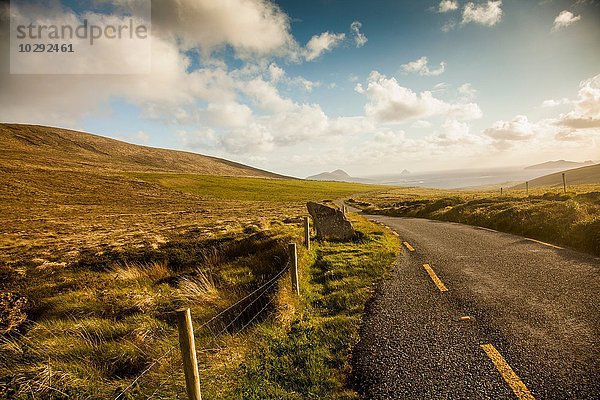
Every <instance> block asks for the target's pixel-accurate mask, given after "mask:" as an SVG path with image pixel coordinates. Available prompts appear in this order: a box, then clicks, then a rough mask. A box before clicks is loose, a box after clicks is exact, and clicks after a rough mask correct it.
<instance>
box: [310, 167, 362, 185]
mask: <svg viewBox="0 0 600 400" xmlns="http://www.w3.org/2000/svg"><path fill="white" fill-rule="evenodd" d="M306 179H308V180H311V181H334V182H356V183H369V182H370V180H369V179H362V178H355V177H353V176H350V175H348V173H347V172H346V171H344V170H341V169H336V170H335V171H331V172H321V173H320V174H317V175H312V176H309V177H307V178H306Z"/></svg>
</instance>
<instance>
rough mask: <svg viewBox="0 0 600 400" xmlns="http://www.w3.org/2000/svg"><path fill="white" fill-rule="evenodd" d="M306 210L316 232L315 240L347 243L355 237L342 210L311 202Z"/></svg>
mask: <svg viewBox="0 0 600 400" xmlns="http://www.w3.org/2000/svg"><path fill="white" fill-rule="evenodd" d="M306 208H308V213H309V214H310V216H311V217H312V219H313V224H314V225H315V229H316V230H317V239H321V240H336V241H348V240H352V239H353V238H354V237H355V235H356V232H355V231H354V228H353V227H352V224H351V223H350V221H348V218H346V216H345V215H344V213H343V212H342V210H339V209H337V208H334V207H330V206H327V205H325V204H321V203H315V202H312V201H309V202H308V203H307V204H306Z"/></svg>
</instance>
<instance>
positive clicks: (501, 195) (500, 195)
mask: <svg viewBox="0 0 600 400" xmlns="http://www.w3.org/2000/svg"><path fill="white" fill-rule="evenodd" d="M500 196H502V188H500Z"/></svg>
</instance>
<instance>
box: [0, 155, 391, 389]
mask: <svg viewBox="0 0 600 400" xmlns="http://www.w3.org/2000/svg"><path fill="white" fill-rule="evenodd" d="M7 168H8V167H7ZM2 186H3V188H4V189H6V190H3V191H2V192H1V193H0V200H2V202H1V204H0V209H2V210H1V211H2V212H3V213H4V212H5V214H4V215H6V217H7V219H6V220H5V224H4V226H3V231H2V242H1V243H0V244H1V246H2V250H3V251H2V253H1V254H0V294H1V295H0V318H1V321H0V322H1V323H0V329H1V331H0V398H4V399H41V398H43V399H72V398H78V399H107V398H108V399H110V398H115V397H117V396H118V395H119V394H120V393H121V392H123V391H124V390H125V389H126V390H125V392H124V393H123V395H122V396H121V397H120V398H121V399H138V398H143V399H145V398H148V397H152V398H154V399H173V398H183V397H184V396H185V380H184V377H183V370H182V365H181V357H180V353H179V348H178V341H177V329H176V322H175V310H177V309H178V308H180V307H190V308H191V311H192V316H193V320H194V325H195V328H196V343H197V349H198V359H199V364H200V376H201V385H202V391H203V398H205V399H239V398H256V399H259V398H260V399H263V398H273V399H275V398H290V399H296V398H310V397H311V396H312V397H317V396H318V397H321V398H352V397H353V396H354V392H353V391H352V390H351V389H349V388H348V387H347V385H346V378H347V377H348V374H349V371H350V370H349V368H350V367H349V359H350V358H349V357H350V351H351V349H352V346H353V344H354V343H355V342H356V340H357V332H358V325H359V323H360V318H361V313H362V310H363V306H364V303H365V301H366V300H367V298H368V296H369V295H370V293H371V285H372V283H373V281H374V280H375V279H377V278H378V277H379V276H381V275H382V274H383V273H384V271H385V270H386V268H387V267H388V266H389V264H390V263H391V262H392V260H393V259H394V257H395V254H396V253H395V252H396V251H397V249H398V247H397V245H396V243H395V240H396V239H395V237H394V236H393V235H389V233H387V232H384V231H383V230H382V228H381V227H379V226H376V225H372V224H370V223H368V222H366V221H364V220H362V219H360V218H359V219H358V220H357V221H355V223H356V224H357V227H358V229H359V230H360V232H362V235H361V240H360V241H357V242H352V243H347V244H342V243H319V244H315V245H314V246H313V248H312V249H311V250H310V251H306V250H305V249H303V247H302V246H301V245H300V244H301V243H302V242H301V234H302V229H301V221H302V216H304V215H306V205H305V203H306V201H307V200H319V199H335V198H338V197H342V196H350V195H353V194H356V193H364V192H367V191H372V190H380V188H379V187H373V186H369V185H359V184H345V183H333V182H306V181H300V180H282V179H278V180H271V179H264V178H244V177H213V176H206V175H195V174H189V173H156V172H152V173H143V172H139V173H137V172H136V173H132V172H119V171H111V172H109V173H101V172H96V171H94V170H93V169H90V170H85V171H83V170H82V171H71V170H62V169H36V168H24V169H22V170H18V171H17V170H14V171H13V170H11V180H7V181H4V182H3V183H2ZM289 242H296V243H298V244H299V246H298V249H299V257H300V266H301V269H300V278H301V282H302V289H301V291H302V296H301V297H300V298H296V297H295V296H292V295H291V288H290V282H289V274H288V273H287V271H285V270H284V269H285V268H286V266H287V261H288V254H287V250H286V249H287V244H288V243H289ZM279 274H280V275H279ZM271 282H274V283H271ZM267 283H269V285H268V286H267V287H266V289H264V290H263V289H260V290H259V292H255V291H256V290H257V289H259V288H262V287H263V285H265V284H267ZM252 293H258V294H260V296H252ZM249 295H250V296H251V297H249V298H248V300H243V299H245V298H246V296H249ZM238 301H239V302H240V303H237V302H238ZM234 304H235V306H234V307H232V308H229V307H230V306H232V305H234ZM224 310H226V311H225V312H223V311H224ZM221 312H223V313H222V314H221ZM213 318H214V319H213ZM146 370H147V372H145V373H144V371H146ZM140 375H141V377H140V378H139V379H138V380H136V378H137V377H139V376H140ZM132 383H133V384H132Z"/></svg>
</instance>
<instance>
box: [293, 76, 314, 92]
mask: <svg viewBox="0 0 600 400" xmlns="http://www.w3.org/2000/svg"><path fill="white" fill-rule="evenodd" d="M289 84H290V85H295V86H299V87H301V88H302V89H304V90H306V91H307V92H312V90H313V89H314V88H317V87H319V86H321V82H319V81H311V80H308V79H306V78H303V77H301V76H297V77H295V78H290V79H289Z"/></svg>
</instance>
